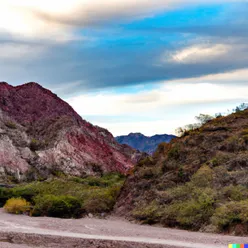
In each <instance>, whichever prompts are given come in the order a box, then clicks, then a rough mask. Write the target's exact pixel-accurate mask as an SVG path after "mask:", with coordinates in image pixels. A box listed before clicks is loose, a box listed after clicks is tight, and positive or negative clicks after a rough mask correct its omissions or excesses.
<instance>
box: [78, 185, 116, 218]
mask: <svg viewBox="0 0 248 248" xmlns="http://www.w3.org/2000/svg"><path fill="white" fill-rule="evenodd" d="M120 188H121V187H120V186H115V187H112V188H110V189H106V190H99V189H98V190H93V191H91V192H89V194H88V196H86V197H85V201H84V203H83V208H84V209H85V211H86V212H87V213H102V212H109V211H111V210H112V209H113V207H114V204H115V202H116V198H117V196H118V194H119V192H120Z"/></svg>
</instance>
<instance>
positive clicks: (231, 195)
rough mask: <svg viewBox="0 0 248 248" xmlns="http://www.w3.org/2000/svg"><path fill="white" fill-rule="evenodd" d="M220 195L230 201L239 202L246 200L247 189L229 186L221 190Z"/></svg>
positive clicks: (240, 186) (247, 196)
mask: <svg viewBox="0 0 248 248" xmlns="http://www.w3.org/2000/svg"><path fill="white" fill-rule="evenodd" d="M222 194H223V196H224V197H225V198H227V199H230V200H232V201H241V200H245V199H247V198H248V189H247V188H246V187H245V186H242V185H237V186H233V185H230V186H227V187H225V188H223V190H222Z"/></svg>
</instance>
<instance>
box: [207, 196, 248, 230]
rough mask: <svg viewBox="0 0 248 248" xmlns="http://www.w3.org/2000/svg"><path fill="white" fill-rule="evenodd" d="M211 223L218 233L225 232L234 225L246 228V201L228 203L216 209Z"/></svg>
mask: <svg viewBox="0 0 248 248" xmlns="http://www.w3.org/2000/svg"><path fill="white" fill-rule="evenodd" d="M211 221H212V223H213V224H214V225H216V226H218V228H219V230H220V231H226V230H228V229H229V228H230V227H232V226H234V225H235V224H243V225H246V226H248V200H245V201H240V202H230V203H227V204H225V205H223V206H221V207H219V208H217V209H216V212H215V214H214V216H213V217H212V218H211ZM247 230H248V229H247Z"/></svg>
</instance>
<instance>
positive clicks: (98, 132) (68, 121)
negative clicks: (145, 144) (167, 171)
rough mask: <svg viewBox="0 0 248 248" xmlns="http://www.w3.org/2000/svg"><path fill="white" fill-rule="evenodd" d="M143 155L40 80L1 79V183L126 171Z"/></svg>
mask: <svg viewBox="0 0 248 248" xmlns="http://www.w3.org/2000/svg"><path fill="white" fill-rule="evenodd" d="M85 107H87V106H85ZM139 156H140V153H138V152H136V151H135V150H134V149H132V148H130V147H128V146H126V145H120V144H118V143H117V142H116V141H115V139H114V137H113V136H112V134H111V133H109V132H108V131H107V130H105V129H103V128H100V127H97V126H93V125H92V124H90V123H88V122H87V121H85V120H83V119H82V118H81V117H80V116H79V115H78V114H77V113H76V112H75V111H74V110H73V109H72V108H71V107H70V106H69V105H68V104H67V103H66V102H64V101H63V100H61V99H60V98H59V97H57V95H55V94H53V93H52V92H51V91H49V90H47V89H44V88H43V87H41V86H40V85H38V84H37V83H27V84H24V85H21V86H17V87H13V86H11V85H9V84H7V83H0V181H4V182H5V181H11V180H26V179H30V180H32V179H37V178H39V177H47V176H48V175H49V174H51V173H55V174H56V173H63V174H70V175H75V176H81V175H85V174H97V173H98V174H99V173H102V172H121V173H124V174H125V173H126V172H127V171H129V170H130V168H132V167H133V165H134V164H135V163H136V162H137V160H138V158H139Z"/></svg>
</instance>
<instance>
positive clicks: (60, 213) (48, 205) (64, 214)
mask: <svg viewBox="0 0 248 248" xmlns="http://www.w3.org/2000/svg"><path fill="white" fill-rule="evenodd" d="M34 201H35V207H34V210H33V213H32V214H33V215H34V216H39V215H41V216H50V217H60V218H70V217H79V216H80V213H81V203H80V202H79V200H78V199H77V198H75V197H73V196H68V195H67V196H55V195H43V196H42V195H39V196H37V197H35V199H34Z"/></svg>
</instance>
